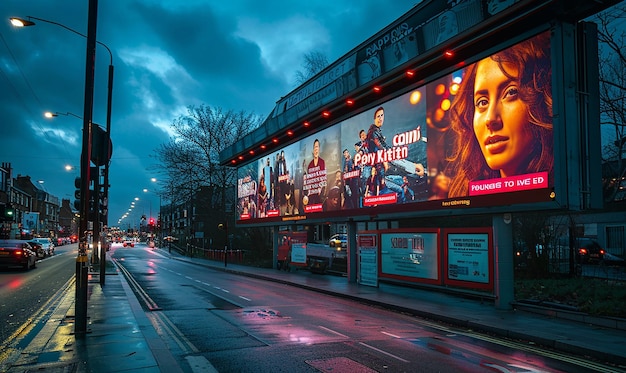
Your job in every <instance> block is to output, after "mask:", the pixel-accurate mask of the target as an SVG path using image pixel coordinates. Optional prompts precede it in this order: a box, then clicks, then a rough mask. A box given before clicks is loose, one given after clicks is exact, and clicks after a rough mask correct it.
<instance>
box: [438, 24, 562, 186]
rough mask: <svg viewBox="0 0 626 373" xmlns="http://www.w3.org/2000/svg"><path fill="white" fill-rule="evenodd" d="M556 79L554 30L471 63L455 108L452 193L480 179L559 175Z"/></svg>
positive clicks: (451, 167)
mask: <svg viewBox="0 0 626 373" xmlns="http://www.w3.org/2000/svg"><path fill="white" fill-rule="evenodd" d="M551 79H552V71H551V64H550V34H549V32H544V33H543V34H540V35H538V36H536V37H533V38H531V39H528V40H526V41H524V42H522V43H519V44H516V45H514V46H512V47H511V48H508V49H505V50H503V51H501V52H498V53H496V54H494V55H492V56H490V57H487V58H485V59H483V60H481V61H479V62H478V63H475V64H473V65H470V66H469V67H468V68H467V69H466V71H465V72H464V77H463V82H462V83H461V87H460V89H459V93H458V94H457V96H456V97H455V99H454V101H453V103H452V106H451V108H450V121H451V123H450V125H451V128H452V130H453V131H454V133H455V134H456V140H455V142H456V143H455V149H454V152H453V154H452V156H451V157H450V159H449V161H450V164H449V167H448V170H447V171H446V174H447V175H448V176H450V177H451V178H452V179H451V183H450V189H449V197H450V198H454V197H462V196H467V195H468V192H469V190H468V188H469V183H470V181H474V180H486V179H492V178H501V177H508V176H514V175H522V174H528V173H535V172H547V173H548V177H549V178H552V177H553V168H554V158H553V130H552V85H551ZM549 185H552V183H551V182H549Z"/></svg>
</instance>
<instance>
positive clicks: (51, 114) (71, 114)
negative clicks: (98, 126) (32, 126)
mask: <svg viewBox="0 0 626 373" xmlns="http://www.w3.org/2000/svg"><path fill="white" fill-rule="evenodd" d="M59 115H65V116H72V117H74V118H78V119H80V120H83V117H81V116H80V115H76V114H74V113H70V112H69V111H68V112H67V113H59V112H58V111H57V112H54V113H53V112H51V111H46V112H45V113H43V116H44V117H46V118H54V117H58V116H59Z"/></svg>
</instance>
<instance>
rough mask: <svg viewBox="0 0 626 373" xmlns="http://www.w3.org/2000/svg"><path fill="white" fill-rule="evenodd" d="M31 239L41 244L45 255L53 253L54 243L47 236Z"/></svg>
mask: <svg viewBox="0 0 626 373" xmlns="http://www.w3.org/2000/svg"><path fill="white" fill-rule="evenodd" d="M31 241H35V242H39V243H40V244H41V245H42V246H43V249H44V251H45V252H46V255H47V256H52V255H54V244H53V243H52V240H50V239H49V238H45V237H37V238H33V239H32V240H31Z"/></svg>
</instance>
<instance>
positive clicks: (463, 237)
mask: <svg viewBox="0 0 626 373" xmlns="http://www.w3.org/2000/svg"><path fill="white" fill-rule="evenodd" d="M448 279H452V280H459V281H471V282H478V283H483V284H487V283H489V280H490V279H489V235H488V234H487V233H474V234H471V233H468V234H452V233H450V234H448Z"/></svg>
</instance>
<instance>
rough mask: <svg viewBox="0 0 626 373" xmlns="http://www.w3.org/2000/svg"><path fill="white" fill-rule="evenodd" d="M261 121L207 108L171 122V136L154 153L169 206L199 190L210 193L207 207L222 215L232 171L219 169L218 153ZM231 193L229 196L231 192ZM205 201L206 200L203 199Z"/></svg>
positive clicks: (243, 115) (226, 168)
mask: <svg viewBox="0 0 626 373" xmlns="http://www.w3.org/2000/svg"><path fill="white" fill-rule="evenodd" d="M261 122H262V121H261V118H260V117H258V116H256V115H254V114H249V113H245V112H243V111H240V112H235V111H232V110H228V111H224V110H223V109H221V108H212V107H210V106H204V105H202V106H199V107H193V106H190V107H188V109H187V115H184V116H181V117H179V118H177V119H176V120H174V121H173V123H172V129H173V131H174V136H173V137H172V138H171V139H170V141H169V142H168V143H164V144H161V145H160V146H159V147H158V148H157V149H156V151H155V158H156V160H157V162H158V163H157V165H156V166H155V168H156V171H157V172H158V173H159V174H160V175H162V176H164V177H162V178H160V180H163V182H162V184H161V185H160V189H161V191H162V194H163V195H166V196H167V197H168V198H167V199H168V200H169V201H171V202H172V203H173V204H179V203H181V202H185V201H190V200H191V199H192V198H194V194H196V193H197V192H198V191H199V190H200V189H201V188H205V190H208V191H209V193H210V196H211V197H210V198H209V199H208V202H207V203H208V204H209V205H210V206H206V207H210V208H216V207H219V209H220V210H221V211H222V212H223V211H225V209H226V205H227V203H228V202H231V201H228V195H229V194H228V190H229V189H231V190H232V189H233V186H234V185H235V183H236V180H235V178H236V174H235V173H236V171H235V170H234V169H233V168H230V167H225V166H220V164H219V153H220V152H221V151H223V150H224V149H226V148H227V147H229V146H230V145H232V144H233V143H234V142H235V141H236V140H238V139H240V138H242V137H243V136H244V135H245V134H247V133H249V132H250V131H251V130H253V129H255V128H257V127H258V126H259V125H260V124H261ZM231 194H232V193H231ZM204 200H205V201H206V200H207V198H204Z"/></svg>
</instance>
